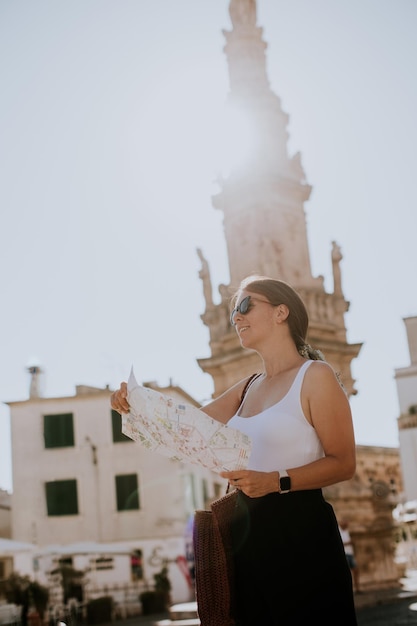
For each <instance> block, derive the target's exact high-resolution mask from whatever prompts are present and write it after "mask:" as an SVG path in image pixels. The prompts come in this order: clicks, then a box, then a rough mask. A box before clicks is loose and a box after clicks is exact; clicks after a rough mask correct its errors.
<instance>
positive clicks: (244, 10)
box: [229, 0, 256, 26]
mask: <svg viewBox="0 0 417 626" xmlns="http://www.w3.org/2000/svg"><path fill="white" fill-rule="evenodd" d="M229 14H230V18H231V20H232V24H233V26H241V25H250V26H256V0H231V1H230V6H229Z"/></svg>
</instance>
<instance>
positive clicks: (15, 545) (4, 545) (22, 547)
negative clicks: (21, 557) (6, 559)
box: [0, 537, 37, 556]
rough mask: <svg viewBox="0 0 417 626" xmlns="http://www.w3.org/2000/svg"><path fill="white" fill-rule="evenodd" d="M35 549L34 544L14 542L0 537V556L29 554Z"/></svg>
mask: <svg viewBox="0 0 417 626" xmlns="http://www.w3.org/2000/svg"><path fill="white" fill-rule="evenodd" d="M36 549H37V546H36V545H35V544H34V543H26V542H24V541H14V540H13V539H5V538H3V537H0V556H6V555H10V554H14V553H15V552H31V551H34V550H36Z"/></svg>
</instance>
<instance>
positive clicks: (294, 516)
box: [232, 489, 357, 626]
mask: <svg viewBox="0 0 417 626" xmlns="http://www.w3.org/2000/svg"><path fill="white" fill-rule="evenodd" d="M232 537H233V550H234V569H235V579H236V589H235V594H236V595H235V606H234V614H235V616H236V624H237V626H306V625H307V624H320V626H356V625H357V621H356V615H355V607H354V600H353V590H352V577H351V573H350V570H349V567H348V565H347V561H346V556H345V552H344V548H343V543H342V540H341V537H340V533H339V529H338V525H337V521H336V517H335V514H334V511H333V507H332V506H331V505H330V504H329V503H328V502H326V500H325V499H324V498H323V495H322V491H321V490H320V489H317V490H312V491H295V492H291V493H288V494H278V493H271V494H268V495H266V496H264V497H262V498H249V497H247V496H245V495H244V494H242V493H240V494H239V500H238V506H237V508H236V513H235V518H234V522H233V526H232Z"/></svg>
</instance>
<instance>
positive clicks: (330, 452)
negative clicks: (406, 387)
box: [112, 276, 357, 626]
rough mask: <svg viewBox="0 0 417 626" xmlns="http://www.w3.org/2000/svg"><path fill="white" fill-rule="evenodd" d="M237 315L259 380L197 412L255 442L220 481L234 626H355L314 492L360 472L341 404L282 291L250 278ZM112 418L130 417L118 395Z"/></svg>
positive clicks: (348, 590)
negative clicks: (226, 499)
mask: <svg viewBox="0 0 417 626" xmlns="http://www.w3.org/2000/svg"><path fill="white" fill-rule="evenodd" d="M233 306H234V308H233V310H232V313H231V323H232V324H233V325H234V327H235V329H236V332H237V334H238V336H239V339H240V342H241V345H242V346H243V347H244V348H247V349H250V350H255V351H256V352H257V353H258V354H259V355H260V357H261V359H262V361H263V371H262V372H261V373H260V374H259V375H258V376H256V377H254V378H253V379H252V380H250V379H248V378H246V379H244V380H242V381H240V382H238V383H237V384H235V385H234V386H233V387H231V388H230V389H229V390H227V391H226V392H225V393H223V394H222V395H221V396H219V397H218V398H216V399H215V400H214V401H213V402H211V403H209V404H208V405H206V406H204V407H203V409H202V410H203V411H204V412H205V413H207V414H208V415H210V416H211V417H212V418H214V419H216V420H218V421H220V422H222V423H224V424H226V423H227V424H228V425H230V426H232V427H234V428H237V429H239V430H241V431H242V432H244V433H246V434H248V435H249V436H250V438H251V440H252V451H251V456H250V459H249V464H248V467H247V469H245V470H237V471H230V472H224V473H223V474H222V476H223V477H224V478H226V479H227V480H228V481H229V482H230V484H231V485H234V486H235V487H237V488H238V489H239V506H238V509H237V512H236V516H235V521H234V525H233V533H232V534H233V542H234V555H235V556H234V558H235V576H236V607H235V614H236V624H237V626H261V625H262V626H305V625H306V624H315V623H317V624H320V625H321V626H336V625H337V626H355V625H356V624H357V622H356V617H355V609H354V602H353V591H352V579H351V575H350V571H349V568H348V566H347V563H346V558H345V553H344V549H343V543H342V541H341V537H340V533H339V530H338V525H337V521H336V518H335V515H334V512H333V509H332V507H331V505H330V504H329V503H327V502H326V501H325V500H324V498H323V495H322V491H321V488H322V487H326V486H327V485H332V484H334V483H338V482H341V481H344V480H348V479H350V478H351V477H352V476H353V474H354V471H355V440H354V434H353V426H352V416H351V411H350V407H349V402H348V399H347V397H346V394H345V392H344V391H343V389H342V387H341V385H340V384H339V382H338V379H337V377H336V375H335V373H334V371H333V369H332V368H331V367H330V365H328V364H327V363H325V362H324V361H323V360H322V359H323V357H322V355H321V353H319V352H318V351H315V350H313V349H312V348H311V347H310V346H308V345H306V343H305V342H306V335H307V329H308V315H307V311H306V308H305V306H304V304H303V302H302V300H301V299H300V297H299V296H298V294H297V293H296V292H295V291H294V290H293V289H292V288H291V287H290V286H289V285H287V284H286V283H284V282H282V281H279V280H275V279H271V278H267V277H254V276H251V277H248V278H246V279H245V280H243V281H242V283H241V285H240V288H239V290H238V291H237V293H236V294H235V296H234V298H233ZM245 388H246V389H245ZM243 393H244V399H243V400H242V394H243ZM112 407H113V408H114V409H115V410H117V411H119V412H126V411H128V409H129V406H128V403H127V400H126V384H125V383H122V385H121V388H120V390H119V391H117V392H115V393H114V394H113V396H112Z"/></svg>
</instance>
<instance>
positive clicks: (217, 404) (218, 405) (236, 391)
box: [201, 376, 251, 424]
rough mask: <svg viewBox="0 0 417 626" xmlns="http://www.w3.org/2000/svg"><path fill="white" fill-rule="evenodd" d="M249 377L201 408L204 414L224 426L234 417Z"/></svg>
mask: <svg viewBox="0 0 417 626" xmlns="http://www.w3.org/2000/svg"><path fill="white" fill-rule="evenodd" d="M250 378H251V377H250V376H248V377H247V378H244V379H243V380H240V381H239V382H238V383H236V384H235V385H233V387H230V388H229V389H227V390H226V391H225V392H224V393H222V394H221V396H218V397H217V398H216V399H215V400H212V401H211V402H209V403H208V404H206V405H204V406H202V407H201V410H202V411H204V413H207V415H209V416H210V417H212V418H213V419H215V420H217V421H218V422H222V424H226V423H227V422H228V421H229V420H230V418H232V417H233V415H235V413H236V411H237V410H238V408H239V406H240V405H241V402H242V394H243V392H244V390H245V387H246V384H247V382H248V381H249V380H250Z"/></svg>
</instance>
